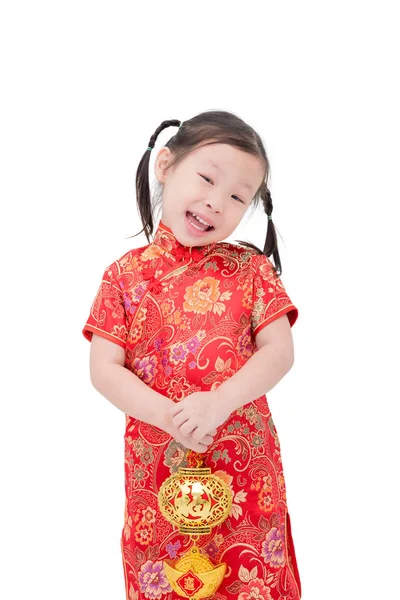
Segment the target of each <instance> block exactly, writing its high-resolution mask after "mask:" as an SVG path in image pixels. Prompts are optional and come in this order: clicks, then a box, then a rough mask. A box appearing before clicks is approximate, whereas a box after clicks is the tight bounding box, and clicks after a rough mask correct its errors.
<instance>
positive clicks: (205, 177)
mask: <svg viewBox="0 0 400 600" xmlns="http://www.w3.org/2000/svg"><path fill="white" fill-rule="evenodd" d="M200 177H203V179H208V181H211V179H210V178H209V177H207V176H206V175H200ZM232 198H237V199H238V200H239V202H241V203H242V204H246V203H245V202H244V200H241V199H240V198H239V197H238V196H232Z"/></svg>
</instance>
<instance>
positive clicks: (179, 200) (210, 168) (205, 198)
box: [154, 143, 265, 246]
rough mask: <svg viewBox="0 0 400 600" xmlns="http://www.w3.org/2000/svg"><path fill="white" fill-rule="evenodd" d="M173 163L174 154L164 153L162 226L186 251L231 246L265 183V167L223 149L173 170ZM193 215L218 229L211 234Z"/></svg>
mask: <svg viewBox="0 0 400 600" xmlns="http://www.w3.org/2000/svg"><path fill="white" fill-rule="evenodd" d="M171 158H172V154H171V151H170V150H169V148H167V147H164V148H161V150H159V152H158V154H157V158H156V161H155V166H154V171H155V175H156V177H157V179H158V181H160V183H162V184H163V194H162V216H161V221H162V222H163V223H164V225H166V226H167V227H169V228H170V229H171V231H172V232H173V234H174V235H175V237H176V239H177V240H178V241H179V242H180V243H181V244H183V245H184V246H204V245H206V244H211V243H214V242H220V241H222V240H225V239H226V238H227V237H229V236H230V235H231V234H232V233H233V232H234V231H235V229H236V227H237V226H238V224H239V223H240V221H241V219H242V217H243V215H244V213H245V212H246V210H247V209H248V207H249V206H250V204H251V202H252V199H253V197H254V195H255V193H256V191H257V190H258V188H259V187H260V185H261V182H262V181H263V178H264V176H265V165H264V163H263V161H262V160H261V159H259V158H257V157H255V156H252V155H251V154H248V153H247V152H243V151H242V150H239V149H237V148H234V147H233V146H230V145H229V144H221V143H217V144H211V145H208V146H201V147H199V148H196V149H195V150H193V151H192V152H191V153H190V154H189V155H188V156H187V157H186V158H185V159H184V160H183V161H181V162H180V163H179V164H178V165H175V166H174V167H171V168H170V169H167V167H168V163H169V161H170V160H171ZM191 213H194V214H195V215H197V216H198V217H200V218H201V219H203V220H204V221H206V222H207V223H208V224H209V225H212V229H209V228H207V229H205V228H206V225H205V224H204V223H202V222H199V221H198V220H197V219H196V218H195V217H194V216H193V215H192V214H191ZM196 224H197V225H196Z"/></svg>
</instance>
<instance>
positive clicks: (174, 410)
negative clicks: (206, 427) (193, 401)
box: [168, 402, 183, 416]
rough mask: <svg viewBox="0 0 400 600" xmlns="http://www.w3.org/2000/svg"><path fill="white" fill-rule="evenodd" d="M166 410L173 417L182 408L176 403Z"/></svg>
mask: <svg viewBox="0 0 400 600" xmlns="http://www.w3.org/2000/svg"><path fill="white" fill-rule="evenodd" d="M168 410H169V414H170V415H171V416H175V415H177V414H178V413H180V412H181V410H183V406H182V405H181V404H180V403H179V402H176V403H175V404H172V405H171V406H170V407H169V409H168Z"/></svg>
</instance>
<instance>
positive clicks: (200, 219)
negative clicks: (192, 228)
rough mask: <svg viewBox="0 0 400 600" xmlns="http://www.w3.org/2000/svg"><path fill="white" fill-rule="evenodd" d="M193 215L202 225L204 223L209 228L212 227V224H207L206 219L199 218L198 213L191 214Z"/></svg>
mask: <svg viewBox="0 0 400 600" xmlns="http://www.w3.org/2000/svg"><path fill="white" fill-rule="evenodd" d="M190 214H191V215H193V216H194V217H195V218H196V219H197V220H198V221H200V223H203V224H204V225H206V226H207V227H211V223H207V221H205V220H204V219H202V218H201V217H198V216H197V215H196V213H190Z"/></svg>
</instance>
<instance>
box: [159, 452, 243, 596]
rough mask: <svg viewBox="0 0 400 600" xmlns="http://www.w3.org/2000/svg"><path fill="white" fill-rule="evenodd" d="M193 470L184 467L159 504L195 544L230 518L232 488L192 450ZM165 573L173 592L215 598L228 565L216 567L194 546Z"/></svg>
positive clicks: (165, 488)
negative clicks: (202, 536)
mask: <svg viewBox="0 0 400 600" xmlns="http://www.w3.org/2000/svg"><path fill="white" fill-rule="evenodd" d="M187 460H188V462H189V464H190V465H192V466H190V467H180V469H179V470H178V472H177V473H174V474H173V475H171V476H170V477H168V478H167V479H166V480H165V481H164V482H163V484H162V485H161V487H160V490H159V493H158V505H159V508H160V511H161V513H162V515H163V516H164V517H165V519H167V521H169V522H170V523H172V525H175V526H176V527H178V529H179V533H183V534H187V535H189V537H190V538H191V540H192V541H193V542H196V541H197V540H198V539H199V537H200V535H207V534H208V533H210V531H211V529H212V528H213V527H215V526H216V525H219V524H220V523H222V522H223V521H225V519H227V517H228V516H229V513H230V511H231V507H232V493H231V490H230V488H229V487H228V485H227V484H226V483H225V481H223V480H222V479H221V478H220V477H218V476H217V475H214V474H213V473H211V469H210V468H208V467H205V466H203V464H202V460H203V459H202V457H201V454H198V453H196V452H193V451H189V453H188V456H187ZM163 563H164V572H165V575H166V577H167V579H168V581H169V583H170V585H171V587H172V589H173V590H174V591H175V592H176V593H177V594H178V595H179V596H182V597H184V598H190V599H191V600H200V599H201V598H207V597H209V596H212V595H213V594H214V593H215V592H216V591H217V589H218V588H219V586H220V585H221V583H222V580H223V578H224V576H225V572H226V568H227V565H226V563H221V564H219V565H213V563H212V562H211V560H210V559H209V558H208V557H207V556H205V555H204V554H202V553H201V551H200V549H199V548H198V546H196V544H194V545H193V546H192V547H191V548H189V550H188V551H187V552H186V553H185V554H184V555H183V556H181V557H180V558H179V559H178V560H177V561H171V560H168V559H167V560H164V561H163Z"/></svg>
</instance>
